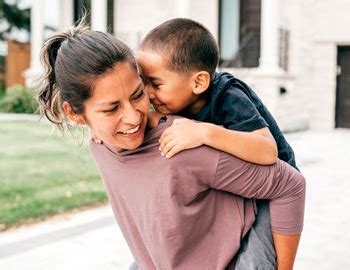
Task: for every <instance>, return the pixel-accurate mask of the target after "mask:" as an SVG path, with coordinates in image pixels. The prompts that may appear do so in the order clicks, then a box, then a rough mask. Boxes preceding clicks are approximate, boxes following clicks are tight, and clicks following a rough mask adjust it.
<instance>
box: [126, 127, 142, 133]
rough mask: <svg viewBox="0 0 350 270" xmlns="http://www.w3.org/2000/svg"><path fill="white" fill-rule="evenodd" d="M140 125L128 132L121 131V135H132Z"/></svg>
mask: <svg viewBox="0 0 350 270" xmlns="http://www.w3.org/2000/svg"><path fill="white" fill-rule="evenodd" d="M140 126H141V125H138V126H137V127H135V128H132V129H129V130H126V131H122V133H123V134H133V133H135V132H137V131H138V130H139V128H140Z"/></svg>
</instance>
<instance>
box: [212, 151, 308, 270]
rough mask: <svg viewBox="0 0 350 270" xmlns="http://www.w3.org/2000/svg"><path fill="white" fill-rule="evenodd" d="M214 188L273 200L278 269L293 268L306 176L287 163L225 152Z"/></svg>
mask: <svg viewBox="0 0 350 270" xmlns="http://www.w3.org/2000/svg"><path fill="white" fill-rule="evenodd" d="M214 181H215V182H213V183H212V185H213V187H214V188H216V189H219V190H224V191H228V192H232V193H234V194H237V195H241V196H243V197H247V198H257V199H270V213H271V226H272V232H273V239H274V244H275V249H276V254H277V263H278V269H280V270H287V269H288V270H291V269H293V263H294V260H295V256H296V253H297V248H298V243H299V239H300V234H301V231H302V227H303V220H304V207H305V179H304V177H303V176H302V175H301V174H300V173H299V172H298V171H297V170H295V169H294V168H292V167H291V166H289V165H288V164H287V163H285V162H283V161H280V160H278V161H277V162H276V164H275V165H271V166H259V165H255V164H249V163H246V162H244V161H242V160H239V159H237V158H236V159H235V158H234V157H232V156H229V155H227V154H224V153H222V155H221V159H220V161H219V163H218V168H217V173H216V176H215V180H214Z"/></svg>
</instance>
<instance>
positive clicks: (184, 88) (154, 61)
mask: <svg viewBox="0 0 350 270" xmlns="http://www.w3.org/2000/svg"><path fill="white" fill-rule="evenodd" d="M165 61H166V60H165V59H164V58H163V57H162V56H161V55H159V54H157V53H153V52H147V51H140V52H139V54H138V63H139V65H140V67H141V69H142V76H143V77H144V81H145V86H146V91H147V93H148V95H149V97H150V100H151V103H152V104H153V106H154V109H155V110H156V111H157V112H159V113H162V114H175V113H178V112H180V111H182V110H183V109H185V108H187V107H190V106H191V105H192V104H193V103H194V102H195V101H196V99H197V96H196V95H194V94H193V92H192V89H193V86H194V81H193V75H192V74H191V73H189V74H181V73H178V72H174V71H171V70H169V69H168V68H167V65H166V62H165Z"/></svg>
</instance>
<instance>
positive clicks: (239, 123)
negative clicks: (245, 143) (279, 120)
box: [221, 87, 269, 132]
mask: <svg viewBox="0 0 350 270" xmlns="http://www.w3.org/2000/svg"><path fill="white" fill-rule="evenodd" d="M221 111H222V119H223V126H224V127H225V128H227V129H231V130H238V131H249V132H250V131H254V130H257V129H261V128H264V127H268V126H269V125H268V124H267V123H266V121H265V119H264V118H263V117H262V116H261V115H260V113H259V111H258V109H257V108H256V106H255V104H254V103H253V102H252V101H251V100H250V99H249V97H248V96H247V95H246V94H245V93H244V92H243V91H242V90H240V89H239V88H236V87H232V88H231V89H228V90H227V91H226V93H225V95H224V96H223V97H222V109H221Z"/></svg>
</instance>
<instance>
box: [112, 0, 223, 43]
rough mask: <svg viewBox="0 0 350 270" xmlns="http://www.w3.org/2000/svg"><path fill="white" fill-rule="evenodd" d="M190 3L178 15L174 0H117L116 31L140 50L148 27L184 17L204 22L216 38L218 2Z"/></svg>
mask: <svg viewBox="0 0 350 270" xmlns="http://www.w3.org/2000/svg"><path fill="white" fill-rule="evenodd" d="M184 2H186V1H184ZM146 3H147V4H146ZM187 3H188V8H187V10H186V11H185V12H186V14H179V13H178V9H177V6H176V1H173V0H148V1H146V2H145V1H140V0H118V1H116V3H115V11H114V12H115V15H114V17H115V33H116V34H117V35H118V36H119V37H120V38H122V39H123V40H124V41H125V42H126V43H127V44H128V45H129V46H131V47H132V48H133V49H137V48H138V45H139V44H140V42H141V40H142V38H143V37H144V36H145V35H146V34H147V33H148V31H149V30H151V29H152V28H154V27H155V26H157V25H158V24H160V23H162V22H164V21H166V20H168V19H171V18H175V17H182V16H185V17H189V18H192V19H194V20H197V21H199V22H201V23H203V24H204V25H205V26H206V27H208V28H209V30H210V31H211V32H212V33H213V34H214V35H215V37H217V33H218V1H212V0H191V1H187Z"/></svg>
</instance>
